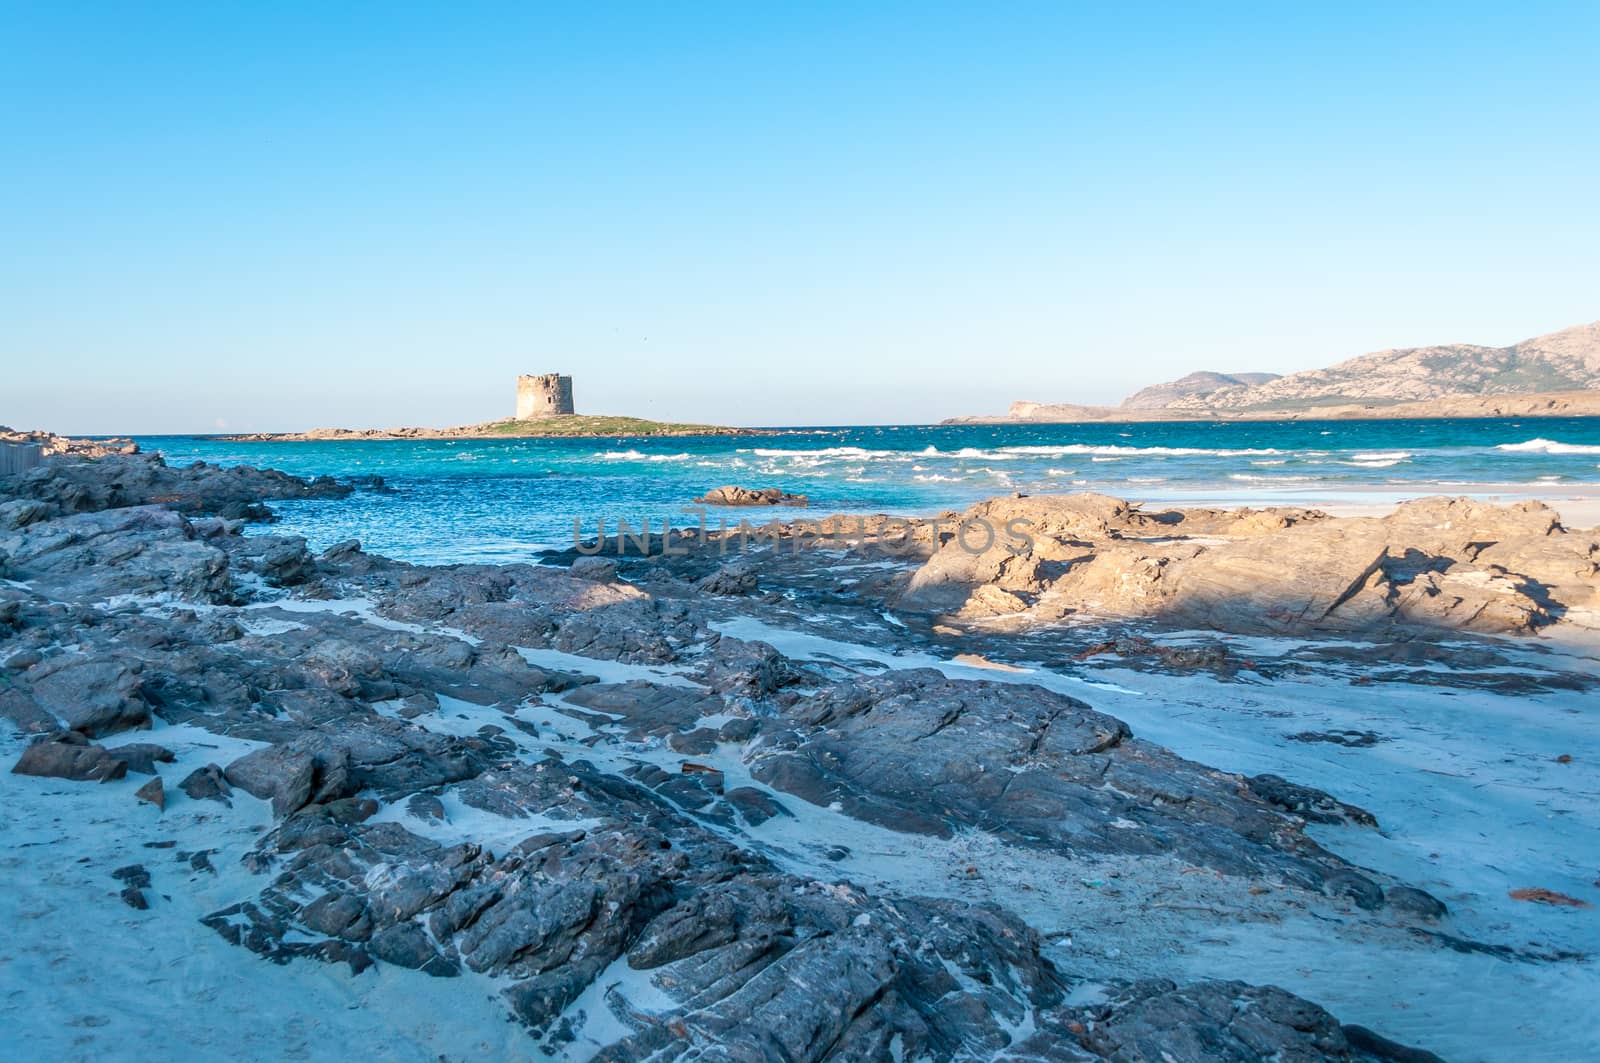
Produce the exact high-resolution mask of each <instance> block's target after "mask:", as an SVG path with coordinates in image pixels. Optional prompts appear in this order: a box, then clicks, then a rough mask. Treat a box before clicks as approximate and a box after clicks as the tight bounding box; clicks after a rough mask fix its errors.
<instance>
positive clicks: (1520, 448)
mask: <svg viewBox="0 0 1600 1063" xmlns="http://www.w3.org/2000/svg"><path fill="white" fill-rule="evenodd" d="M1494 449H1496V450H1505V451H1510V452H1512V453H1514V454H1600V447H1591V446H1584V445H1582V444H1578V443H1558V442H1557V441H1556V440H1554V439H1542V438H1540V439H1530V440H1527V441H1526V442H1523V443H1501V444H1500V445H1499V446H1497V447H1495V448H1494Z"/></svg>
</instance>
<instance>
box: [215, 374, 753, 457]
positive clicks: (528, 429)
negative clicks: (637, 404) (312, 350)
mask: <svg viewBox="0 0 1600 1063" xmlns="http://www.w3.org/2000/svg"><path fill="white" fill-rule="evenodd" d="M765 434H767V430H766V429H761V428H735V427H730V426H727V425H714V424H690V423H682V422H675V421H651V420H647V419H645V418H643V417H624V416H617V415H612V414H579V413H578V412H577V411H576V407H575V405H574V403H573V398H572V377H570V376H566V375H563V374H560V373H543V374H538V375H532V374H523V375H522V376H519V377H518V378H517V412H516V416H514V417H507V418H504V419H502V420H499V421H485V422H483V423H481V424H468V425H457V426H456V427H453V428H411V427H407V428H313V429H311V430H310V431H308V432H249V433H241V434H236V435H228V436H224V437H223V438H224V439H230V440H236V441H239V442H245V443H275V442H283V443H292V442H316V441H338V440H372V439H562V438H566V439H585V438H606V437H630V436H738V435H765Z"/></svg>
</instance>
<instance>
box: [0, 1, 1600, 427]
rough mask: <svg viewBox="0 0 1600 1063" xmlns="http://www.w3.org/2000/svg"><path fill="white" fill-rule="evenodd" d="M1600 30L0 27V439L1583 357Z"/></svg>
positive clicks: (991, 403)
mask: <svg viewBox="0 0 1600 1063" xmlns="http://www.w3.org/2000/svg"><path fill="white" fill-rule="evenodd" d="M1597 40H1600V4H1595V3H1593V2H1583V3H1574V4H1509V3H1493V4H1479V3H1450V4H1446V3H1438V4H1393V3H1380V4H1372V5H1370V6H1364V5H1357V4H1348V3H1341V4H1322V5H1312V4H1304V5H1299V4H1261V5H1248V6H1246V5H1202V4H1175V5H1172V6H1165V5H1160V4H1138V5H1131V4H1110V3H1107V4H1103V5H1085V4H1073V3H1067V2H1064V0H1063V2H1053V3H1039V4H1022V3H1004V4H981V3H973V4H960V5H941V4H936V3H933V2H930V0H922V2H915V3H904V4H896V3H864V4H855V3H852V4H830V3H822V2H816V3H804V4H787V5H778V4H766V3H746V2H740V3H728V4H712V3H696V2H685V3H643V4H638V5H627V4H608V3H600V2H596V3H570V4H555V3H508V4H474V3H448V4H446V3H439V4H431V5H430V4H420V3H411V4H395V3H373V4H370V5H368V4H356V3H293V2H274V3H261V4H243V3H211V2H206V3H199V2H196V3H189V4H156V3H128V2H121V3H107V4H96V3H88V2H73V3H59V2H54V0H47V2H43V3H37V4H18V3H11V2H8V0H0V363H3V368H0V423H10V424H12V425H15V426H30V427H31V426H39V427H50V428H54V429H57V430H61V431H76V432H156V431H215V430H217V429H218V428H219V427H222V426H226V427H227V428H230V429H239V430H244V429H293V428H305V427H311V426H314V425H326V424H342V425H350V426H383V425H392V424H452V423H462V422H467V421H477V420H485V419H489V418H493V417H498V416H504V415H508V414H509V413H510V412H511V408H512V402H513V377H514V376H515V375H516V374H517V373H518V372H544V371H551V370H560V371H561V372H566V373H572V374H573V375H574V376H575V377H576V381H577V383H576V392H577V399H578V404H579V408H580V410H582V411H585V412H597V413H598V412H605V413H630V414H637V415H643V416H653V417H661V418H672V419H680V420H686V419H694V420H710V421H719V422H730V423H755V424H806V423H845V422H914V421H928V420H936V419H939V418H942V417H945V416H950V415H953V414H959V413H972V412H999V411H1001V410H1003V409H1004V407H1005V405H1006V403H1008V402H1009V401H1010V400H1012V399H1018V398H1033V399H1039V400H1047V401H1079V402H1106V401H1116V400H1119V399H1120V398H1121V397H1122V396H1123V395H1125V394H1126V393H1128V392H1129V391H1131V390H1133V389H1135V388H1137V387H1139V386H1141V385H1144V384H1147V383H1151V382H1154V381H1157V380H1161V379H1167V378H1170V377H1174V376H1177V375H1181V374H1182V373H1185V372H1188V371H1190V370H1192V369H1197V368H1214V369H1221V370H1251V369H1254V370H1277V371H1286V370H1293V369H1297V368H1308V367H1312V366H1316V365H1321V364H1326V363H1328V362H1331V361H1334V360H1337V359H1340V358H1343V357H1347V356H1350V355H1354V354H1359V353H1362V352H1364V351H1367V350H1371V349H1375V348H1381V347H1388V346H1404V345H1411V344H1419V343H1429V342H1449V341H1462V340H1464V341H1474V342H1486V343H1508V342H1512V341H1515V340H1517V339H1521V338H1524V337H1526V336H1529V335H1533V334H1537V333H1541V332H1547V331H1551V330H1553V329H1556V328H1560V327H1564V326H1567V325H1571V324H1576V323H1579V322H1583V321H1590V320H1594V319H1596V318H1600V63H1597V62H1596V42H1597Z"/></svg>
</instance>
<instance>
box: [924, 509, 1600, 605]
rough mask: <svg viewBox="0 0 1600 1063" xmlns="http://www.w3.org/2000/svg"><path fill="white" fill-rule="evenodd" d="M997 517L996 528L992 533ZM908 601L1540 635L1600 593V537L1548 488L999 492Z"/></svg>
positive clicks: (945, 543)
mask: <svg viewBox="0 0 1600 1063" xmlns="http://www.w3.org/2000/svg"><path fill="white" fill-rule="evenodd" d="M987 529H994V531H995V535H994V536H993V537H992V539H991V537H990V535H989V533H988V531H987ZM938 541H939V545H938V548H937V549H936V550H933V551H932V553H931V555H930V556H929V558H928V560H927V561H926V562H925V563H924V564H923V565H922V567H921V568H920V569H918V570H917V571H916V572H915V573H913V575H912V576H911V578H910V580H909V581H908V583H907V585H906V588H905V592H904V594H903V595H902V598H901V600H900V602H899V603H898V604H899V606H900V607H901V608H907V609H913V610H922V611H926V612H933V613H943V614H946V615H959V616H961V617H962V618H965V619H979V618H985V617H994V616H1002V615H1024V616H1026V617H1027V618H1030V619H1034V620H1044V621H1049V620H1060V619H1064V618H1067V617H1072V616H1075V615H1089V616H1105V617H1151V618H1154V619H1159V620H1163V621H1166V622H1170V623H1174V624H1181V625H1183V626H1186V627H1195V628H1207V629H1212V630H1218V631H1232V632H1240V633H1250V632H1272V633H1289V632H1309V631H1362V630H1370V629H1374V628H1379V627H1384V626H1389V625H1416V626H1426V627H1443V628H1450V629H1462V630H1471V631H1482V632H1502V633H1519V634H1526V633H1530V632H1533V631H1536V630H1539V629H1541V628H1544V627H1548V626H1549V625H1551V624H1555V623H1558V622H1561V621H1562V620H1563V619H1564V618H1569V617H1571V618H1573V620H1574V622H1577V621H1578V619H1579V618H1582V617H1588V616H1593V615H1594V613H1595V610H1596V607H1597V606H1600V542H1597V540H1596V537H1595V535H1594V534H1593V533H1591V532H1578V533H1572V532H1569V531H1567V529H1565V528H1564V527H1562V525H1561V523H1560V520H1559V519H1558V517H1557V515H1556V513H1555V511H1554V510H1552V509H1550V508H1549V507H1548V506H1545V505H1543V504H1542V503H1539V502H1524V503H1519V504H1516V505H1512V506H1496V505H1491V504H1488V503H1484V502H1478V501H1474V500H1470V499H1465V498H1444V497H1437V498H1424V499H1418V500H1416V501H1413V502H1407V503H1405V504H1403V505H1401V506H1399V507H1397V508H1396V509H1395V511H1394V512H1393V513H1391V514H1389V515H1388V516H1385V517H1381V518H1374V517H1362V518H1333V517H1329V516H1328V515H1327V514H1324V513H1320V512H1318V511H1315V510H1301V509H1269V510H1232V511H1220V510H1186V511H1183V510H1173V511H1166V512H1146V511H1144V510H1142V509H1140V508H1139V507H1138V506H1137V505H1130V504H1129V503H1126V502H1123V501H1122V500H1120V499H1114V498H1109V497H1107V496H1103V495H1091V494H1084V495H1067V496H1039V497H1033V498H1026V497H1016V496H1013V497H1010V498H997V499H990V500H988V501H986V502H982V503H979V504H977V505H975V506H973V507H972V508H971V509H969V510H968V511H967V512H966V513H965V514H962V515H961V517H960V518H955V519H951V520H949V521H948V522H947V524H946V525H944V526H941V528H940V532H939V540H938Z"/></svg>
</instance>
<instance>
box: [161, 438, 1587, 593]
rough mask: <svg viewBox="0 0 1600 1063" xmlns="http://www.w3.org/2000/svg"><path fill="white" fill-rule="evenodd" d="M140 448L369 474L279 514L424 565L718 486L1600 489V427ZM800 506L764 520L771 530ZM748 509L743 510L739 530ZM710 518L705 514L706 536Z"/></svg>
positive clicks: (656, 512)
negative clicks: (341, 491)
mask: <svg viewBox="0 0 1600 1063" xmlns="http://www.w3.org/2000/svg"><path fill="white" fill-rule="evenodd" d="M140 442H141V443H142V444H144V445H145V446H146V447H147V448H150V449H157V450H160V451H162V452H163V453H164V454H165V455H166V456H167V458H168V460H169V461H171V462H173V463H174V464H185V463H188V462H192V461H196V460H205V461H212V462H219V463H223V464H237V463H248V464H255V465H267V466H272V467H275V468H280V469H284V470H286V471H289V472H294V473H298V474H301V475H316V474H323V473H327V474H331V475H335V476H350V475H363V474H375V475H379V476H382V477H384V479H385V480H386V481H387V482H388V483H389V484H390V485H391V486H393V487H394V488H395V489H396V490H395V493H394V494H382V495H380V494H374V493H370V492H361V493H358V494H356V495H355V496H353V497H352V498H350V499H349V500H347V501H344V502H340V503H331V504H330V503H327V502H315V503H307V504H285V505H280V506H277V507H275V508H277V509H279V511H280V512H281V513H282V515H283V518H284V521H283V523H282V524H281V525H279V526H278V529H277V530H279V531H285V532H291V533H296V534H301V535H305V536H306V537H307V538H308V539H310V540H311V542H312V545H313V546H317V547H322V546H327V545H329V544H331V543H333V542H336V541H338V540H340V539H345V538H351V537H354V538H359V539H361V540H362V542H363V544H364V545H365V546H366V547H367V548H368V549H369V550H375V551H378V552H381V553H384V554H388V555H390V556H394V557H399V558H403V559H405V560H408V561H417V562H430V563H440V562H450V561H512V560H526V559H527V558H529V557H530V556H532V554H533V553H534V552H535V551H537V550H539V549H543V548H548V547H564V546H567V545H570V543H571V542H572V537H573V521H574V519H575V518H576V519H579V520H580V521H581V522H582V528H583V531H584V534H585V535H586V536H592V535H593V534H594V531H595V529H596V526H597V521H598V520H599V519H600V518H601V517H604V518H605V519H606V520H607V522H608V530H614V528H615V521H616V520H617V519H618V518H626V519H628V520H629V521H630V522H632V524H633V526H634V527H635V528H637V527H638V525H639V523H640V522H641V521H642V520H643V519H645V518H646V517H648V518H649V519H650V520H651V521H652V524H653V526H654V527H656V528H659V527H660V526H661V522H662V521H663V520H664V519H666V520H671V521H672V522H673V523H674V524H680V525H681V524H685V523H689V522H690V521H691V519H692V517H691V516H690V514H689V513H688V510H689V508H690V507H691V500H692V499H694V498H695V497H696V496H698V495H699V494H701V493H702V492H704V491H706V490H709V489H710V488H713V487H717V486H719V485H722V484H727V483H737V484H741V485H744V486H759V487H781V488H783V489H785V490H788V491H793V492H799V493H803V494H806V495H808V496H809V497H810V500H811V504H810V510H809V512H811V513H813V514H821V513H833V512H895V513H928V512H935V511H938V510H941V509H945V508H953V507H962V506H965V505H967V504H970V503H971V502H974V501H977V500H979V499H982V498H989V497H992V496H994V495H997V494H1006V493H1009V492H1012V491H1023V492H1027V493H1033V494H1038V493H1046V492H1066V491H1103V492H1107V493H1110V494H1115V495H1119V496H1122V497H1126V498H1131V499H1137V500H1144V501H1147V502H1152V503H1196V504H1200V503H1204V504H1237V505H1247V504H1253V505H1269V504H1308V505H1335V504H1340V503H1350V502H1369V503H1381V502H1392V501H1398V500H1399V499H1402V498H1410V497H1416V496H1418V495H1424V494H1434V493H1449V494H1474V495H1484V496H1495V497H1516V496H1518V495H1522V496H1528V495H1535V494H1544V495H1557V494H1563V493H1565V494H1575V495H1576V494H1584V493H1592V492H1594V491H1596V490H1597V489H1600V418H1547V419H1520V420H1519V419H1500V420H1471V421H1328V422H1306V421H1291V422H1261V423H1242V422H1215V423H1201V422H1184V423H1177V424H1092V425H943V426H900V427H896V426H880V427H872V426H869V427H849V428H805V429H783V430H781V431H780V432H779V433H778V434H774V435H767V436H692V437H676V438H667V439H512V440H381V441H353V442H307V443H245V442H230V441H227V440H222V439H217V438H208V437H179V436H164V437H148V438H144V439H141V440H140ZM802 512H805V511H797V510H788V509H772V510H760V511H759V515H758V516H756V517H753V518H751V519H752V520H754V521H763V520H767V519H772V518H774V517H792V516H796V515H799V514H800V513H802ZM741 516H749V513H748V512H734V513H731V514H729V518H730V519H731V520H732V521H734V522H737V520H738V519H739V517H741ZM719 517H720V514H719V515H718V516H714V517H713V518H712V520H713V525H714V524H715V522H716V520H717V519H719Z"/></svg>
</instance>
